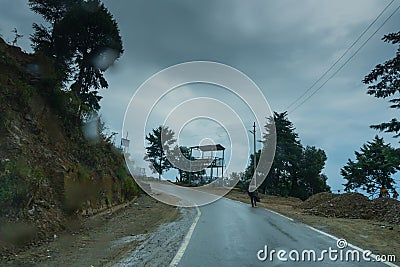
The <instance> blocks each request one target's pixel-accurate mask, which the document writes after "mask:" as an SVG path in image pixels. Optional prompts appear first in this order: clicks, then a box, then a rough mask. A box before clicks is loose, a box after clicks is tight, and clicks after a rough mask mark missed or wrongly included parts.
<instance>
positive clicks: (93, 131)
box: [82, 115, 100, 143]
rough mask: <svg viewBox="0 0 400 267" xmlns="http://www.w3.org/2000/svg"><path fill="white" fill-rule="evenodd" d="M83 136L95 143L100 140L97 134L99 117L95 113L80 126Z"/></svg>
mask: <svg viewBox="0 0 400 267" xmlns="http://www.w3.org/2000/svg"><path fill="white" fill-rule="evenodd" d="M82 131H83V136H84V137H85V138H86V139H87V140H88V141H89V142H93V143H97V142H99V140H100V135H99V117H98V116H97V115H93V116H91V118H90V119H89V120H87V121H86V122H85V123H84V124H83V126H82Z"/></svg>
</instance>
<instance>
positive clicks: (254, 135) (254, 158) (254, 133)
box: [249, 122, 257, 187]
mask: <svg viewBox="0 0 400 267" xmlns="http://www.w3.org/2000/svg"><path fill="white" fill-rule="evenodd" d="M249 132H250V133H252V134H253V141H254V144H253V151H254V156H253V168H254V174H253V179H254V186H255V187H256V186H257V183H256V167H257V155H256V149H257V148H256V122H254V124H253V131H250V130H249Z"/></svg>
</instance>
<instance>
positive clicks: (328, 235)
mask: <svg viewBox="0 0 400 267" xmlns="http://www.w3.org/2000/svg"><path fill="white" fill-rule="evenodd" d="M265 210H267V211H269V212H272V213H274V214H276V215H279V216H281V217H283V218H286V219H288V220H290V221H292V222H293V221H294V220H293V219H292V218H289V217H287V216H285V215H282V214H280V213H278V212H276V211H273V210H270V209H265ZM305 225H306V224H305ZM306 226H307V227H308V228H310V229H311V230H313V231H315V232H317V233H320V234H322V235H325V236H327V237H329V238H332V239H333V240H335V241H338V240H339V238H337V237H336V236H333V235H331V234H328V233H325V232H323V231H321V230H318V229H317V228H314V227H312V226H309V225H306ZM347 246H349V247H351V248H353V249H356V250H358V251H360V252H361V253H364V251H365V250H364V249H362V248H360V247H357V246H355V245H353V244H350V243H347ZM370 256H371V257H372V258H373V259H374V260H376V255H375V254H371V255H370ZM379 262H380V263H383V264H386V265H387V266H390V267H399V266H398V265H396V264H394V263H392V262H385V261H379Z"/></svg>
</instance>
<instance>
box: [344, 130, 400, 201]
mask: <svg viewBox="0 0 400 267" xmlns="http://www.w3.org/2000/svg"><path fill="white" fill-rule="evenodd" d="M399 153H400V151H399V149H395V148H393V147H391V146H390V144H385V142H384V140H383V138H379V137H378V136H375V138H374V139H373V140H372V141H370V142H367V143H366V144H364V145H363V146H362V147H361V148H360V152H357V151H356V152H355V155H356V160H355V161H353V160H351V159H349V160H348V162H347V164H346V165H345V166H344V167H343V168H342V169H341V175H342V176H343V177H344V179H346V180H347V183H346V184H344V186H345V190H346V191H349V190H354V189H358V188H360V189H362V190H365V191H366V192H367V193H369V194H371V195H373V194H376V193H377V191H378V190H379V189H381V188H385V189H394V184H395V181H394V179H393V177H392V175H393V174H395V173H396V172H397V171H398V170H400V154H399Z"/></svg>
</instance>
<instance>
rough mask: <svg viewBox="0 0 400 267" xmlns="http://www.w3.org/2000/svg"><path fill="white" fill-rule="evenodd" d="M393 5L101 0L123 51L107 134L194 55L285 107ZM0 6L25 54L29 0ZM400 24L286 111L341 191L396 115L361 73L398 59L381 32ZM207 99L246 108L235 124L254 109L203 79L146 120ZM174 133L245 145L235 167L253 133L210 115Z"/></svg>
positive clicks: (137, 143)
mask: <svg viewBox="0 0 400 267" xmlns="http://www.w3.org/2000/svg"><path fill="white" fill-rule="evenodd" d="M389 2H391V1H389V0H385V1H384V0H357V1H356V0H353V1H348V0H336V1H328V0H324V1H321V0H302V1H298V0H279V1H278V0H275V1H272V0H269V1H266V0H264V1H261V0H253V1H241V0H218V1H209V0H202V1H187V0H185V1H183V0H180V1H177V0H172V1H149V0H134V1H131V0H119V1H115V0H106V1H104V3H105V5H106V7H107V8H108V9H109V10H110V12H111V13H112V14H113V15H114V16H115V18H116V20H117V22H118V24H119V27H120V31H121V35H122V39H123V42H124V49H125V53H124V54H123V56H122V57H121V59H120V60H119V61H118V63H117V64H116V65H115V67H113V68H112V69H110V70H109V71H108V72H107V74H106V78H107V80H108V81H109V84H110V87H109V89H107V91H103V92H102V95H103V96H104V98H103V100H102V101H101V105H102V109H101V114H102V116H103V118H104V120H105V122H106V124H107V125H108V127H109V128H110V130H111V131H116V132H118V133H121V132H122V125H123V119H124V114H125V110H126V108H127V105H128V103H129V101H130V99H131V97H132V96H133V94H134V93H135V91H136V90H137V88H138V87H139V86H140V85H141V84H142V83H144V82H145V81H146V80H147V79H148V78H149V77H151V76H152V75H153V74H155V73H157V72H159V71H161V70H163V69H164V68H166V67H169V66H172V65H175V64H178V63H182V62H187V61H194V60H204V61H215V62H219V63H223V64H227V65H229V66H232V67H234V68H236V69H238V70H239V71H241V72H243V73H244V74H246V75H247V76H248V77H249V78H250V79H252V80H253V81H254V82H255V83H256V84H257V85H258V87H259V88H260V90H261V91H262V93H263V94H264V96H265V98H266V99H267V101H268V103H269V105H270V107H271V109H272V110H273V111H278V112H283V111H285V110H287V107H288V106H289V105H290V104H291V103H292V102H293V101H295V100H296V99H297V98H298V97H299V96H300V95H302V94H303V92H304V91H305V90H307V89H308V88H309V87H310V86H311V85H312V84H313V83H314V82H315V81H316V80H317V79H318V78H319V77H320V76H321V75H322V74H323V73H324V72H325V71H326V70H327V69H328V68H329V67H330V66H331V65H332V64H333V63H334V62H335V61H336V60H337V59H338V58H339V57H340V56H341V55H342V53H343V52H344V51H345V50H346V49H347V48H348V47H350V45H351V44H352V43H353V42H354V41H355V40H356V38H357V37H358V36H359V35H360V34H361V33H362V32H363V31H364V30H365V29H366V28H367V26H368V25H369V24H370V23H371V22H372V21H373V20H374V19H375V18H376V17H377V16H378V14H379V13H380V12H381V11H382V10H383V9H384V8H385V7H386V6H387V5H388V4H389ZM1 3H2V8H1V10H0V34H1V35H2V36H3V38H5V39H6V40H7V41H11V40H12V36H13V34H12V33H11V31H12V29H13V28H14V27H15V28H17V29H18V32H19V33H21V34H23V35H24V37H23V38H22V39H20V40H19V42H18V44H19V45H20V46H22V47H23V49H24V50H26V51H30V48H29V40H28V36H29V34H31V33H32V29H31V25H32V23H33V22H40V21H41V19H40V17H38V16H37V15H35V14H34V13H33V12H31V11H30V10H29V9H28V7H27V1H25V0H13V1H11V0H10V1H6V0H1ZM398 4H399V3H398V1H394V3H393V4H392V5H391V6H390V7H389V8H388V9H387V10H386V12H385V13H384V14H383V16H382V17H381V18H380V19H379V20H378V21H377V22H376V24H374V25H373V26H372V27H371V29H370V30H369V31H368V32H367V34H366V35H365V36H364V37H363V38H362V39H361V40H360V42H358V43H357V44H356V45H355V46H354V47H353V49H352V50H351V51H350V52H349V54H348V55H346V56H345V57H344V58H343V60H342V61H340V62H339V64H338V66H337V67H340V66H341V65H342V64H343V63H344V62H345V61H346V60H347V59H348V58H349V57H350V56H351V55H352V54H353V53H354V52H355V50H357V49H358V48H359V47H360V45H361V44H362V43H363V42H364V41H365V40H366V39H367V38H369V37H370V36H371V35H372V34H373V32H374V31H375V30H376V29H377V28H378V27H379V26H380V25H381V24H382V23H383V21H384V20H385V19H386V18H387V17H389V15H390V14H391V13H392V12H393V11H394V10H395V9H396V8H397V6H398ZM399 21H400V12H396V13H395V14H394V15H393V16H392V17H391V18H390V19H389V20H388V21H387V23H385V25H384V26H383V27H382V28H381V29H380V30H379V31H378V32H377V33H376V34H375V35H374V36H373V37H372V38H371V39H370V41H369V42H368V43H367V44H366V45H365V46H364V47H363V48H362V49H361V50H360V51H359V53H358V54H357V55H355V56H354V58H353V59H352V60H350V61H349V62H348V64H346V65H345V66H344V67H343V69H342V70H341V71H340V72H339V73H338V74H337V75H335V76H334V77H333V78H332V79H331V80H330V81H328V82H327V84H326V85H325V86H323V87H322V88H321V90H319V91H318V92H317V93H316V94H315V95H314V96H313V97H311V98H310V99H309V100H308V101H306V102H304V104H303V105H301V106H300V107H298V108H297V109H296V110H294V111H291V109H289V119H290V120H291V121H292V122H293V123H294V126H295V127H296V130H297V132H298V134H299V137H300V139H301V142H302V144H303V145H312V146H316V147H319V148H322V149H323V150H325V152H326V153H327V156H328V160H327V165H326V168H325V170H324V172H325V173H326V174H327V175H328V178H329V179H328V183H329V185H330V186H331V187H332V189H333V190H337V189H342V185H341V184H342V183H344V180H343V179H342V178H341V176H340V168H341V167H343V166H344V165H345V164H346V162H347V159H348V158H354V151H355V150H359V148H360V146H362V144H364V143H365V142H366V141H369V140H371V139H372V138H373V137H374V136H375V135H376V134H379V133H378V132H377V131H375V130H372V129H370V128H369V125H371V124H377V123H380V122H383V121H388V120H390V119H391V118H393V117H395V116H397V115H398V114H396V113H395V112H394V111H391V110H390V109H389V108H388V103H387V102H386V101H385V100H381V99H376V98H374V97H372V96H369V95H367V94H366V91H367V89H366V86H365V85H364V84H363V83H362V82H361V80H362V79H363V77H364V76H365V75H366V74H368V73H369V71H370V70H371V69H373V68H374V66H375V65H377V64H379V63H383V62H384V61H385V60H387V59H389V58H392V57H393V56H394V54H395V50H396V47H395V46H393V45H390V44H386V43H384V42H382V41H381V40H380V39H381V37H382V36H383V35H384V34H387V33H390V32H397V31H399ZM337 67H336V68H334V69H333V71H335V70H336V69H337ZM331 73H332V72H331ZM331 73H330V74H331ZM328 77H329V75H328ZM324 81H326V79H323V80H322V81H321V82H320V83H319V85H320V84H321V83H322V82H324ZM212 87H213V88H212ZM315 88H318V86H316V87H315ZM206 96H210V97H213V98H215V99H218V100H220V101H221V102H222V103H224V104H228V105H230V106H235V107H237V109H236V110H235V112H236V113H238V114H241V115H242V117H241V119H240V121H241V124H240V125H242V126H243V127H242V128H243V129H251V126H252V122H253V120H254V118H253V117H252V116H251V115H248V114H247V113H246V112H248V110H249V109H250V110H251V109H252V108H253V107H251V106H250V107H246V103H245V104H244V105H242V106H241V105H239V104H237V103H238V102H235V101H237V99H236V100H235V99H231V98H232V95H231V94H229V93H227V92H226V91H224V89H221V88H218V87H217V86H211V85H201V84H200V85H197V84H196V85H188V86H186V87H185V86H184V87H182V88H180V89H179V90H178V91H175V95H174V93H173V92H172V93H171V94H169V95H166V96H165V99H163V101H160V103H159V104H157V105H156V106H155V111H154V112H153V113H152V114H151V116H152V119H151V120H152V122H151V123H150V126H148V127H150V128H151V126H154V125H157V123H158V124H161V123H162V122H163V121H164V120H165V119H166V117H167V115H168V114H169V113H170V112H171V110H173V109H174V108H176V107H180V104H181V103H182V102H184V101H186V100H190V99H195V98H198V97H206ZM166 99H169V100H170V101H166ZM301 101H302V100H300V101H299V102H298V103H300V102H301ZM163 102H164V104H163ZM229 103H230V104H229ZM232 103H234V104H232ZM242 104H243V103H242ZM221 106H223V105H222V104H221ZM293 107H295V106H292V108H293ZM210 110H212V111H214V109H213V108H210ZM246 110H247V111H246ZM210 112H211V111H210ZM216 112H217V113H218V111H216ZM266 115H267V114H266ZM233 117H234V116H232V118H233ZM228 121H229V120H226V123H227V122H228ZM222 124H224V120H223V119H222ZM227 124H228V123H227ZM261 126H262V125H261ZM205 129H207V131H205ZM179 130H182V136H181V139H180V142H181V143H182V144H184V145H198V144H199V142H200V141H201V140H203V139H204V138H209V139H211V140H213V141H214V142H221V143H223V144H225V146H227V148H230V147H231V146H235V145H236V146H237V147H240V145H242V146H243V151H244V152H243V153H240V154H241V157H242V158H241V159H240V160H241V161H240V160H239V159H236V160H235V161H232V162H231V165H230V168H231V170H232V171H238V170H240V169H241V168H242V167H241V164H239V161H240V162H243V161H244V162H245V163H246V162H247V158H248V153H249V152H250V151H248V149H249V146H248V142H249V141H251V139H250V137H251V136H249V135H248V136H247V137H248V138H247V140H243V141H242V143H243V144H239V143H234V144H229V142H231V141H229V140H231V139H232V138H233V137H235V136H236V133H235V132H229V133H227V132H226V131H225V130H224V125H219V124H218V123H217V122H215V121H212V120H208V122H207V121H204V120H203V121H202V120H195V121H194V122H192V123H188V124H187V125H186V126H185V127H183V129H179ZM184 132H186V134H183V133H184ZM194 132H195V133H196V134H194ZM196 135H197V136H196ZM190 136H191V138H190ZM380 136H383V137H384V138H385V140H386V142H389V143H391V144H392V145H393V146H396V147H398V141H399V140H395V139H392V138H391V135H388V134H380ZM129 138H130V139H131V142H132V147H133V148H135V151H134V152H133V154H134V157H135V160H136V162H137V164H138V165H142V166H144V165H145V163H144V162H142V161H141V158H142V157H143V153H144V150H142V149H140V148H143V141H142V140H137V139H136V138H137V137H136V136H135V133H129ZM258 138H261V137H258ZM244 139H246V138H244ZM203 142H204V141H203ZM229 153H230V151H228V154H229ZM228 159H231V158H230V156H228ZM232 160H233V159H232ZM148 172H149V171H148Z"/></svg>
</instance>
